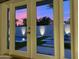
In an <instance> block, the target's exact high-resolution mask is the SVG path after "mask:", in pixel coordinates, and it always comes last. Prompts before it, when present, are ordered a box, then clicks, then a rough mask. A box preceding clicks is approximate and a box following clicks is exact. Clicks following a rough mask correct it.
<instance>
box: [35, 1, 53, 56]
mask: <svg viewBox="0 0 79 59" xmlns="http://www.w3.org/2000/svg"><path fill="white" fill-rule="evenodd" d="M52 3H53V1H52V0H51V1H47V2H46V1H43V2H37V20H36V21H37V28H36V35H37V53H39V54H44V55H54V30H53V28H54V27H53V25H54V24H53V5H52Z"/></svg>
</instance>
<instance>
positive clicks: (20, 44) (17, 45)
mask: <svg viewBox="0 0 79 59" xmlns="http://www.w3.org/2000/svg"><path fill="white" fill-rule="evenodd" d="M48 37H50V36H42V37H40V38H37V46H42V44H44V43H46V42H45V41H43V40H44V39H46V38H48ZM26 45H27V42H26V41H25V42H16V43H15V49H16V50H18V49H20V48H23V47H25V46H26ZM45 47H48V48H54V47H50V46H45ZM64 48H65V49H71V46H70V43H65V44H64Z"/></svg>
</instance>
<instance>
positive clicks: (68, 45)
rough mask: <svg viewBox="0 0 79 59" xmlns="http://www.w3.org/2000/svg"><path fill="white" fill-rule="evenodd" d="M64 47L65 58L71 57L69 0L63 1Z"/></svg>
mask: <svg viewBox="0 0 79 59" xmlns="http://www.w3.org/2000/svg"><path fill="white" fill-rule="evenodd" d="M63 3H64V5H63V6H64V49H65V58H69V59H71V31H70V20H71V18H70V0H67V1H64V2H63Z"/></svg>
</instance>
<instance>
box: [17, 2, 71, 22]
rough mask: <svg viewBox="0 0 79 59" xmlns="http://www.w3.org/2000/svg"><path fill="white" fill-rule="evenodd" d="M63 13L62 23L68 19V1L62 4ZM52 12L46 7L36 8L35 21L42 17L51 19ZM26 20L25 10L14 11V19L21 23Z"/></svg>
mask: <svg viewBox="0 0 79 59" xmlns="http://www.w3.org/2000/svg"><path fill="white" fill-rule="evenodd" d="M63 11H64V21H66V20H68V19H69V18H70V1H64V2H63ZM53 14H54V11H53V9H52V8H50V7H48V5H42V6H37V19H39V18H42V17H44V16H47V17H50V18H51V19H53V16H54V15H53ZM24 18H27V9H19V10H16V19H18V20H19V21H22V19H24Z"/></svg>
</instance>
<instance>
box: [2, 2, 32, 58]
mask: <svg viewBox="0 0 79 59" xmlns="http://www.w3.org/2000/svg"><path fill="white" fill-rule="evenodd" d="M28 4H29V1H22V2H18V3H12V4H11V3H10V2H6V3H3V4H2V16H3V17H2V23H4V22H5V23H4V24H3V25H2V29H4V30H2V33H3V34H2V35H4V37H2V39H4V40H2V42H4V43H2V44H3V46H2V48H3V49H2V54H9V55H19V56H24V57H30V55H31V51H30V48H31V45H30V19H29V14H28V13H29V10H28Z"/></svg>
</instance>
